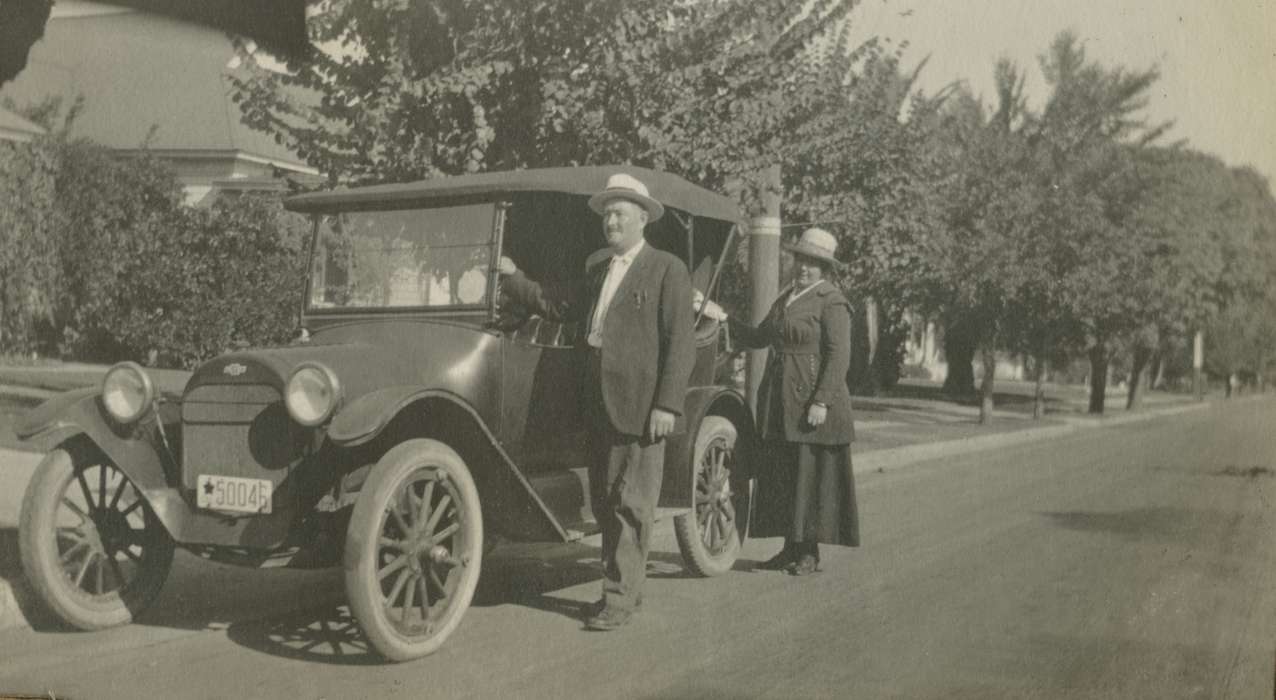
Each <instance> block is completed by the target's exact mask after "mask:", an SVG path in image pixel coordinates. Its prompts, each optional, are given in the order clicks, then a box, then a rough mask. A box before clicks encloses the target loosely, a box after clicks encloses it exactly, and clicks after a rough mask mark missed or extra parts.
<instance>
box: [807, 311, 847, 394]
mask: <svg viewBox="0 0 1276 700" xmlns="http://www.w3.org/2000/svg"><path fill="white" fill-rule="evenodd" d="M850 367H851V313H850V307H849V306H848V305H847V303H846V300H845V299H834V300H832V301H830V302H828V303H826V304H825V305H824V309H823V310H822V311H821V312H820V378H819V381H817V382H816V384H815V397H814V401H815V402H816V403H822V404H824V405H825V406H828V405H831V404H832V403H833V401H834V398H835V397H836V396H837V394H838V392H839V391H841V387H840V386H838V383H839V382H841V383H842V384H843V385H845V384H846V372H847V370H849V369H850Z"/></svg>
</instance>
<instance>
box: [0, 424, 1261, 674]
mask: <svg viewBox="0 0 1276 700" xmlns="http://www.w3.org/2000/svg"><path fill="white" fill-rule="evenodd" d="M1272 425H1276V402H1274V401H1272V400H1270V399H1258V400H1246V401H1237V402H1231V403H1230V404H1227V405H1218V406H1215V407H1213V408H1210V409H1207V410H1203V411H1194V412H1190V413H1184V414H1181V415H1177V416H1173V417H1165V418H1159V419H1155V420H1152V421H1147V422H1142V423H1133V424H1127V425H1123V426H1120V427H1114V428H1103V429H1094V430H1086V431H1081V432H1077V433H1074V434H1071V435H1067V436H1065V437H1062V438H1058V439H1056V440H1052V441H1046V442H1038V443H1033V444H1027V445H1019V446H1015V447H1009V448H1006V449H1001V450H997V451H992V452H984V453H977V454H970V455H965V456H961V457H957V458H953V459H949V460H936V461H931V462H926V463H921V464H916V465H912V466H908V467H903V468H899V469H893V470H889V471H886V472H884V473H870V474H866V475H864V476H863V477H861V480H860V482H859V487H860V489H859V490H860V504H861V517H862V518H863V531H864V537H865V545H866V546H865V547H863V548H862V549H859V550H843V551H834V550H832V549H830V548H826V549H825V551H824V562H823V568H824V571H823V572H822V573H821V574H819V575H816V576H813V577H809V578H806V579H795V578H792V577H788V576H785V575H783V574H774V573H764V572H750V571H748V569H749V568H750V567H751V565H752V563H753V562H755V561H757V560H761V559H765V558H766V557H768V556H770V555H771V554H772V553H773V551H774V550H775V548H776V547H777V546H778V543H777V542H776V541H772V540H763V541H752V542H750V543H749V544H748V545H747V546H746V547H745V550H744V555H745V560H744V561H742V563H741V564H740V566H739V567H738V568H739V569H740V570H739V571H736V572H732V573H730V574H728V575H726V576H724V577H721V578H717V579H691V578H685V577H684V575H683V573H682V570H681V567H680V566H679V560H678V556H677V554H676V546H675V545H674V543H673V538H672V535H671V533H670V532H669V528H668V526H667V524H665V525H664V526H662V527H661V528H660V529H659V533H658V535H659V537H658V541H657V543H656V549H657V550H658V552H659V553H658V554H657V555H656V557H655V559H656V560H655V561H654V562H653V564H652V576H653V579H652V580H651V581H650V585H649V590H648V593H647V599H646V600H647V602H646V603H645V605H644V609H643V611H642V613H641V614H640V615H639V616H638V617H637V618H636V621H635V622H634V623H633V624H632V625H631V626H630V627H628V628H626V629H624V630H623V631H620V632H615V633H587V632H584V631H581V629H580V624H579V622H578V621H577V616H578V614H579V606H580V605H581V604H582V603H584V602H587V601H591V600H593V599H594V598H595V597H596V596H597V588H598V584H597V578H598V573H597V571H596V570H595V569H594V567H593V561H594V559H595V558H596V555H597V550H596V548H595V547H594V546H591V545H590V543H589V542H588V541H587V542H586V544H582V545H573V546H567V547H555V548H549V549H540V550H531V549H516V548H512V547H506V548H504V549H503V550H502V556H501V558H500V559H499V560H494V561H492V562H489V563H488V565H487V568H486V569H485V573H484V581H483V584H482V587H481V590H480V594H479V597H478V599H477V601H476V604H475V607H474V608H472V609H471V611H470V612H469V613H468V614H467V617H466V620H465V622H464V623H463V625H462V627H461V629H460V630H459V631H458V632H457V633H456V634H455V635H454V636H453V638H452V639H451V641H450V642H449V643H448V645H447V646H446V647H445V648H444V649H443V650H442V651H440V652H439V653H437V654H435V655H434V656H432V657H429V658H427V659H424V660H421V661H418V662H414V663H408V664H403V665H383V664H381V663H379V662H378V661H376V660H375V659H373V658H371V657H369V656H368V654H367V653H366V647H365V645H364V643H363V642H362V640H361V639H360V638H359V636H358V634H357V632H356V631H355V629H354V627H353V626H352V622H351V620H350V618H349V617H348V616H347V614H346V611H345V609H344V607H341V606H339V605H337V604H336V603H335V602H333V601H337V600H338V599H339V586H338V583H339V581H338V577H337V576H336V575H334V574H333V573H331V572H270V571H261V572H237V571H230V570H227V569H224V568H223V567H213V566H209V565H207V564H204V563H202V562H190V561H188V562H186V563H185V564H184V568H183V569H182V572H183V573H181V574H180V575H179V576H178V577H177V578H176V579H175V580H174V581H173V582H172V583H171V585H170V586H168V588H167V589H166V591H165V594H164V597H163V599H162V600H161V603H160V605H159V606H158V607H157V608H156V609H155V610H154V611H153V612H152V614H151V615H150V617H149V619H147V620H146V621H145V622H144V623H143V624H137V625H133V626H131V627H127V628H123V629H117V630H110V631H107V632H102V633H94V634H85V633H67V632H33V631H30V630H9V631H5V632H0V691H9V692H36V693H43V692H53V693H55V694H56V695H57V696H58V697H63V696H67V697H73V698H116V697H118V698H131V697H139V696H147V697H191V698H203V697H207V698H220V697H273V696H288V697H304V698H318V697H327V698H345V697H363V696H368V697H386V696H391V697H397V696H401V697H440V698H453V697H651V698H691V697H698V698H704V697H722V698H749V697H777V698H778V697H853V698H1029V697H1041V698H1180V697H1185V698H1195V697H1199V698H1270V697H1272V674H1273V658H1274V653H1276V582H1273V579H1272V577H1271V576H1269V572H1270V571H1272V570H1273V566H1274V565H1276V528H1274V527H1273V524H1274V518H1273V516H1274V515H1276V505H1273V502H1274V501H1276V478H1274V476H1273V470H1276V431H1272V430H1271V426H1272ZM281 576H282V577H285V579H286V580H287V583H288V586H289V587H290V589H292V590H303V591H307V592H309V593H310V594H312V595H314V596H315V598H316V599H317V600H320V601H325V602H323V603H320V604H318V605H317V606H316V607H315V608H313V609H310V610H307V611H306V612H304V613H301V614H295V613H294V614H291V615H288V616H285V617H270V616H262V614H261V613H262V611H263V610H266V609H269V605H268V604H267V605H263V604H262V603H263V601H264V602H266V603H271V602H274V603H276V604H280V603H282V602H283V601H279V600H275V601H271V600H270V597H271V596H272V595H275V597H276V598H278V597H279V596H278V595H277V593H275V592H274V591H277V590H278V589H279V587H280V585H281V584H280V581H283V580H285V579H280V578H278V577H281ZM288 577H291V578H288ZM297 577H301V578H297ZM232 584H233V585H232ZM246 607H248V608H251V610H250V611H249V612H247V613H246V612H245V608H246Z"/></svg>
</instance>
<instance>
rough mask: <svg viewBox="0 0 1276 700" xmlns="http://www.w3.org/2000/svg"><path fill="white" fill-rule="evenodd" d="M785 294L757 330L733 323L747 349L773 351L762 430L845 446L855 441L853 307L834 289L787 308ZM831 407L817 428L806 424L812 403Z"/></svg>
mask: <svg viewBox="0 0 1276 700" xmlns="http://www.w3.org/2000/svg"><path fill="white" fill-rule="evenodd" d="M788 297H789V294H788V292H787V291H785V292H782V293H781V294H780V298H779V299H776V301H775V303H774V304H772V305H771V311H770V312H769V313H768V314H767V316H766V318H765V319H764V320H763V321H762V323H760V324H758V326H757V327H756V328H752V327H749V326H747V325H745V324H740V323H733V324H732V325H731V332H732V335H734V336H735V337H736V338H737V339H738V340H739V341H740V343H741V344H742V345H744V346H746V347H750V348H767V347H769V348H770V349H771V353H770V356H769V357H768V358H767V364H766V371H765V372H764V373H763V375H762V384H761V386H760V387H759V389H758V407H757V417H758V428H759V430H761V432H762V437H763V439H766V440H784V441H786V442H807V443H815V444H820V445H844V444H847V443H849V442H852V441H854V440H855V427H854V422H853V421H852V418H851V392H850V390H849V389H847V388H846V372H847V370H848V369H849V368H850V365H851V305H850V303H849V302H848V301H847V300H846V297H844V296H842V293H841V292H840V291H838V290H837V288H836V287H834V286H833V285H832V284H830V283H829V282H827V281H820V282H817V283H816V286H815V287H814V288H813V289H811V290H809V291H807V292H806V293H805V294H803V295H802V296H800V297H798V298H797V299H796V300H794V301H793V303H792V304H789V305H787V306H786V305H785V302H786V301H787V300H788ZM816 402H818V403H823V404H824V405H825V406H828V417H827V418H826V419H825V421H824V424H823V425H821V426H820V427H818V428H814V427H812V426H811V425H810V424H809V423H807V422H806V414H807V409H808V408H809V407H810V405H811V404H812V403H816Z"/></svg>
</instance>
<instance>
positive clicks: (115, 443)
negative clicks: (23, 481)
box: [16, 388, 192, 537]
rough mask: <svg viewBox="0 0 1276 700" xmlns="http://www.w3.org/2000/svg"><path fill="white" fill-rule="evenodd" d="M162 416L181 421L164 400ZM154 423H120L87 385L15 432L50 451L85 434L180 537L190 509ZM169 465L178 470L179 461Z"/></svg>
mask: <svg viewBox="0 0 1276 700" xmlns="http://www.w3.org/2000/svg"><path fill="white" fill-rule="evenodd" d="M159 418H160V419H161V420H164V422H165V423H175V422H177V405H176V404H172V403H163V404H160V415H159ZM155 422H156V421H155V417H154V416H150V417H146V418H143V419H142V420H141V421H139V422H138V423H134V424H132V425H120V424H119V423H116V422H115V421H113V420H111V418H110V417H109V416H108V415H107V414H106V410H105V409H104V408H102V405H101V400H100V392H99V391H98V389H97V388H84V389H76V390H74V391H68V392H66V393H64V394H61V395H59V396H55V397H54V398H52V399H49V400H48V401H46V402H44V403H43V404H40V405H39V406H37V407H36V408H34V409H32V410H31V411H30V412H29V413H28V414H27V415H26V417H25V419H24V420H23V421H22V423H21V424H20V425H19V426H18V428H17V431H16V432H17V434H18V437H20V438H22V439H23V440H26V441H29V442H32V443H34V444H35V445H37V446H39V447H40V449H42V450H44V451H46V452H47V451H49V450H53V449H55V448H57V447H59V446H61V445H64V444H66V443H67V442H68V441H70V440H74V439H76V438H77V437H80V436H83V439H86V440H88V441H90V442H92V443H93V444H94V445H95V446H97V448H98V449H100V450H102V452H103V453H105V454H106V456H107V457H108V458H109V459H110V460H111V462H113V463H114V464H115V466H116V467H118V468H119V469H120V471H122V472H124V474H125V475H126V476H128V478H129V481H132V482H133V485H134V486H136V487H137V490H138V491H139V492H141V494H142V497H143V498H145V499H146V501H147V503H148V504H150V506H151V509H152V510H154V511H155V514H156V515H157V516H159V519H160V522H162V523H163V524H164V527H166V528H167V529H168V531H169V533H171V534H172V535H173V536H174V537H180V533H182V531H183V530H184V529H186V526H187V522H188V520H189V519H190V518H191V515H192V514H191V509H190V507H189V506H188V505H187V504H186V502H185V501H184V500H182V497H181V495H180V493H179V491H178V490H177V489H176V488H175V487H174V486H173V484H171V483H170V479H169V474H168V470H167V469H166V468H165V464H164V462H165V458H164V455H163V453H162V452H161V450H162V449H163V448H161V447H159V446H158V444H157V437H156V435H155V433H156V432H157V431H156V430H155V427H154V426H155ZM170 466H171V468H172V469H176V465H175V464H174V465H170ZM175 479H176V476H175V475H174V480H175Z"/></svg>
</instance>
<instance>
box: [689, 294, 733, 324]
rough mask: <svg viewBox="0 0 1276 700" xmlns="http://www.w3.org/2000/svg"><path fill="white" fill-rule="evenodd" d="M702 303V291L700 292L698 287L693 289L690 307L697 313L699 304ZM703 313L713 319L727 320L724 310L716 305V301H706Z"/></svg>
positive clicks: (703, 302)
mask: <svg viewBox="0 0 1276 700" xmlns="http://www.w3.org/2000/svg"><path fill="white" fill-rule="evenodd" d="M702 304H705V300H704V293H703V292H701V291H700V290H699V289H696V290H693V291H692V295H691V308H692V309H693V310H694V311H696V312H697V313H699V311H700V306H701V305H702ZM704 315H705V316H708V317H709V318H711V319H713V320H715V321H725V320H727V312H726V311H724V310H723V308H722V307H721V306H718V305H717V303H715V302H712V301H710V302H708V304H707V305H705V308H704Z"/></svg>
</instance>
